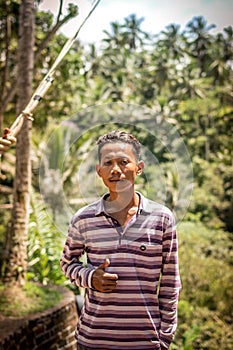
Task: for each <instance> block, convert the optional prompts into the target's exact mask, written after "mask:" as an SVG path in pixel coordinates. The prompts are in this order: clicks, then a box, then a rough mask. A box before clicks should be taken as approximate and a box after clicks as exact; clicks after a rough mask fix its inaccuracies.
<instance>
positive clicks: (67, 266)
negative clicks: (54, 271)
mask: <svg viewBox="0 0 233 350" xmlns="http://www.w3.org/2000/svg"><path fill="white" fill-rule="evenodd" d="M84 252H85V241H84V237H83V235H81V234H80V232H79V229H78V225H77V224H76V223H73V222H71V224H70V226H69V230H68V236H67V239H66V242H65V246H64V250H63V255H62V257H61V260H60V265H61V268H62V271H63V272H64V274H65V276H66V277H67V278H68V279H70V281H71V282H72V283H74V284H75V285H76V286H78V287H83V288H91V279H92V274H93V272H94V269H93V268H90V267H86V266H84V264H83V262H81V261H80V258H81V257H82V255H83V254H84Z"/></svg>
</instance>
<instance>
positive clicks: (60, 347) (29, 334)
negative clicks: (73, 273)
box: [0, 290, 78, 350]
mask: <svg viewBox="0 0 233 350" xmlns="http://www.w3.org/2000/svg"><path fill="white" fill-rule="evenodd" d="M77 319H78V314H77V309H76V303H75V297H74V294H73V293H71V292H69V291H68V290H67V291H65V292H64V297H63V298H62V301H61V302H60V303H59V304H58V305H56V306H55V307H53V308H50V309H48V310H46V311H44V312H40V313H38V314H35V315H33V316H30V317H28V318H27V319H17V320H11V322H10V320H9V319H8V320H7V322H8V323H9V325H8V327H7V329H6V331H5V334H4V335H3V336H2V337H1V339H0V350H76V349H77V346H76V340H75V338H74V331H75V327H76V324H77ZM5 326H6V325H5Z"/></svg>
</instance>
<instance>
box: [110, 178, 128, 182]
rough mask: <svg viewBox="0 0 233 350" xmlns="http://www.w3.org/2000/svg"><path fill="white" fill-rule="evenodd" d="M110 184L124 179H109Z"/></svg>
mask: <svg viewBox="0 0 233 350" xmlns="http://www.w3.org/2000/svg"><path fill="white" fill-rule="evenodd" d="M109 181H110V182H120V181H124V179H115V178H114V179H109Z"/></svg>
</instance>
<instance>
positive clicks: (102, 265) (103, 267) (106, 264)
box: [98, 258, 110, 270]
mask: <svg viewBox="0 0 233 350" xmlns="http://www.w3.org/2000/svg"><path fill="white" fill-rule="evenodd" d="M109 265H110V260H109V259H108V258H106V259H105V262H104V263H103V264H101V265H100V266H99V267H98V269H101V270H104V269H106V268H107V267H108V266H109Z"/></svg>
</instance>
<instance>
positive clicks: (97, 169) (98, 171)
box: [95, 164, 101, 177]
mask: <svg viewBox="0 0 233 350" xmlns="http://www.w3.org/2000/svg"><path fill="white" fill-rule="evenodd" d="M95 170H96V172H97V174H98V175H99V176H100V177H101V174H100V173H101V171H100V166H99V164H96V166H95Z"/></svg>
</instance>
